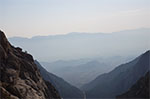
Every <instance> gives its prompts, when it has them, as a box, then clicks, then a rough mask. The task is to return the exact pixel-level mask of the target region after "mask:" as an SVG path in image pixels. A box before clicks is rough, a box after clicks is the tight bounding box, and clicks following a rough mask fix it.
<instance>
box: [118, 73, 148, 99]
mask: <svg viewBox="0 0 150 99" xmlns="http://www.w3.org/2000/svg"><path fill="white" fill-rule="evenodd" d="M149 85H150V72H147V73H146V75H145V76H144V77H141V78H140V79H139V80H138V81H137V82H136V83H135V84H134V85H133V86H132V87H131V88H130V89H129V90H128V91H127V92H125V93H123V94H122V95H118V96H117V99H122V98H124V99H125V98H141V99H142V98H145V99H149V98H150V94H149V88H150V86H149Z"/></svg>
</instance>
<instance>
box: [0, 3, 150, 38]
mask: <svg viewBox="0 0 150 99" xmlns="http://www.w3.org/2000/svg"><path fill="white" fill-rule="evenodd" d="M0 12H1V15H0V28H1V29H2V30H3V31H4V32H6V35H7V36H8V37H12V36H23V37H31V36H35V35H51V34H64V33H69V32H114V31H120V30H125V29H135V28H142V27H145V28H150V0H0Z"/></svg>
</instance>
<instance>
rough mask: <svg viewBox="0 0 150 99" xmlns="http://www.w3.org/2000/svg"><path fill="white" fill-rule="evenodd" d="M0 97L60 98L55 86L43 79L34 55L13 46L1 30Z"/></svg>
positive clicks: (17, 98) (22, 98)
mask: <svg viewBox="0 0 150 99" xmlns="http://www.w3.org/2000/svg"><path fill="white" fill-rule="evenodd" d="M0 98H1V99H55V98H58V99H60V96H59V94H58V92H57V91H56V89H55V88H54V86H53V85H52V84H51V83H50V82H47V81H45V80H43V78H42V76H41V74H40V72H39V70H38V68H37V66H36V64H35V63H34V60H33V57H32V56H31V55H30V54H28V53H27V52H23V51H22V49H21V48H18V47H17V48H15V47H13V46H12V45H11V44H10V43H9V42H8V40H7V38H6V37H5V35H4V33H3V32H2V31H0Z"/></svg>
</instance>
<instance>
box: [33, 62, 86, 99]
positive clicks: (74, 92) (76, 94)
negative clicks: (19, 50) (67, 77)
mask: <svg viewBox="0 0 150 99" xmlns="http://www.w3.org/2000/svg"><path fill="white" fill-rule="evenodd" d="M35 63H36V65H37V67H38V68H39V70H40V73H41V75H42V77H43V78H44V80H46V81H48V82H50V83H52V85H53V86H55V88H56V89H57V90H58V92H59V94H60V96H61V97H62V98H63V99H71V98H76V99H77V98H80V99H83V98H84V96H83V92H82V91H81V90H79V89H78V88H76V87H74V86H72V85H70V84H69V83H67V82H66V81H64V80H63V79H62V78H60V77H58V76H56V75H54V74H52V73H49V72H48V71H46V70H45V69H44V68H43V67H42V66H41V65H40V63H39V62H38V61H35Z"/></svg>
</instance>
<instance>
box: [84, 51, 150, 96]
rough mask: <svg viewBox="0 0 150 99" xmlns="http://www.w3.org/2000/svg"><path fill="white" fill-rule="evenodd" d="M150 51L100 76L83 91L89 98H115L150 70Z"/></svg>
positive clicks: (85, 86)
mask: <svg viewBox="0 0 150 99" xmlns="http://www.w3.org/2000/svg"><path fill="white" fill-rule="evenodd" d="M149 62H150V51H147V52H145V53H144V54H142V55H140V56H139V57H137V58H136V59H134V60H133V61H131V62H129V63H126V64H122V65H120V66H118V67H116V68H115V69H114V70H112V71H111V72H109V73H104V74H102V75H100V76H98V77H97V78H96V79H95V80H93V81H91V82H90V83H88V84H86V85H84V86H83V87H82V89H83V90H84V91H85V93H86V96H87V97H88V98H113V97H116V96H117V95H120V94H122V93H124V92H126V91H128V89H129V88H130V87H131V86H132V85H133V84H135V83H136V81H137V80H139V79H140V78H141V77H142V76H144V75H145V74H146V73H147V72H148V71H149V70H150V63H149Z"/></svg>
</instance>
